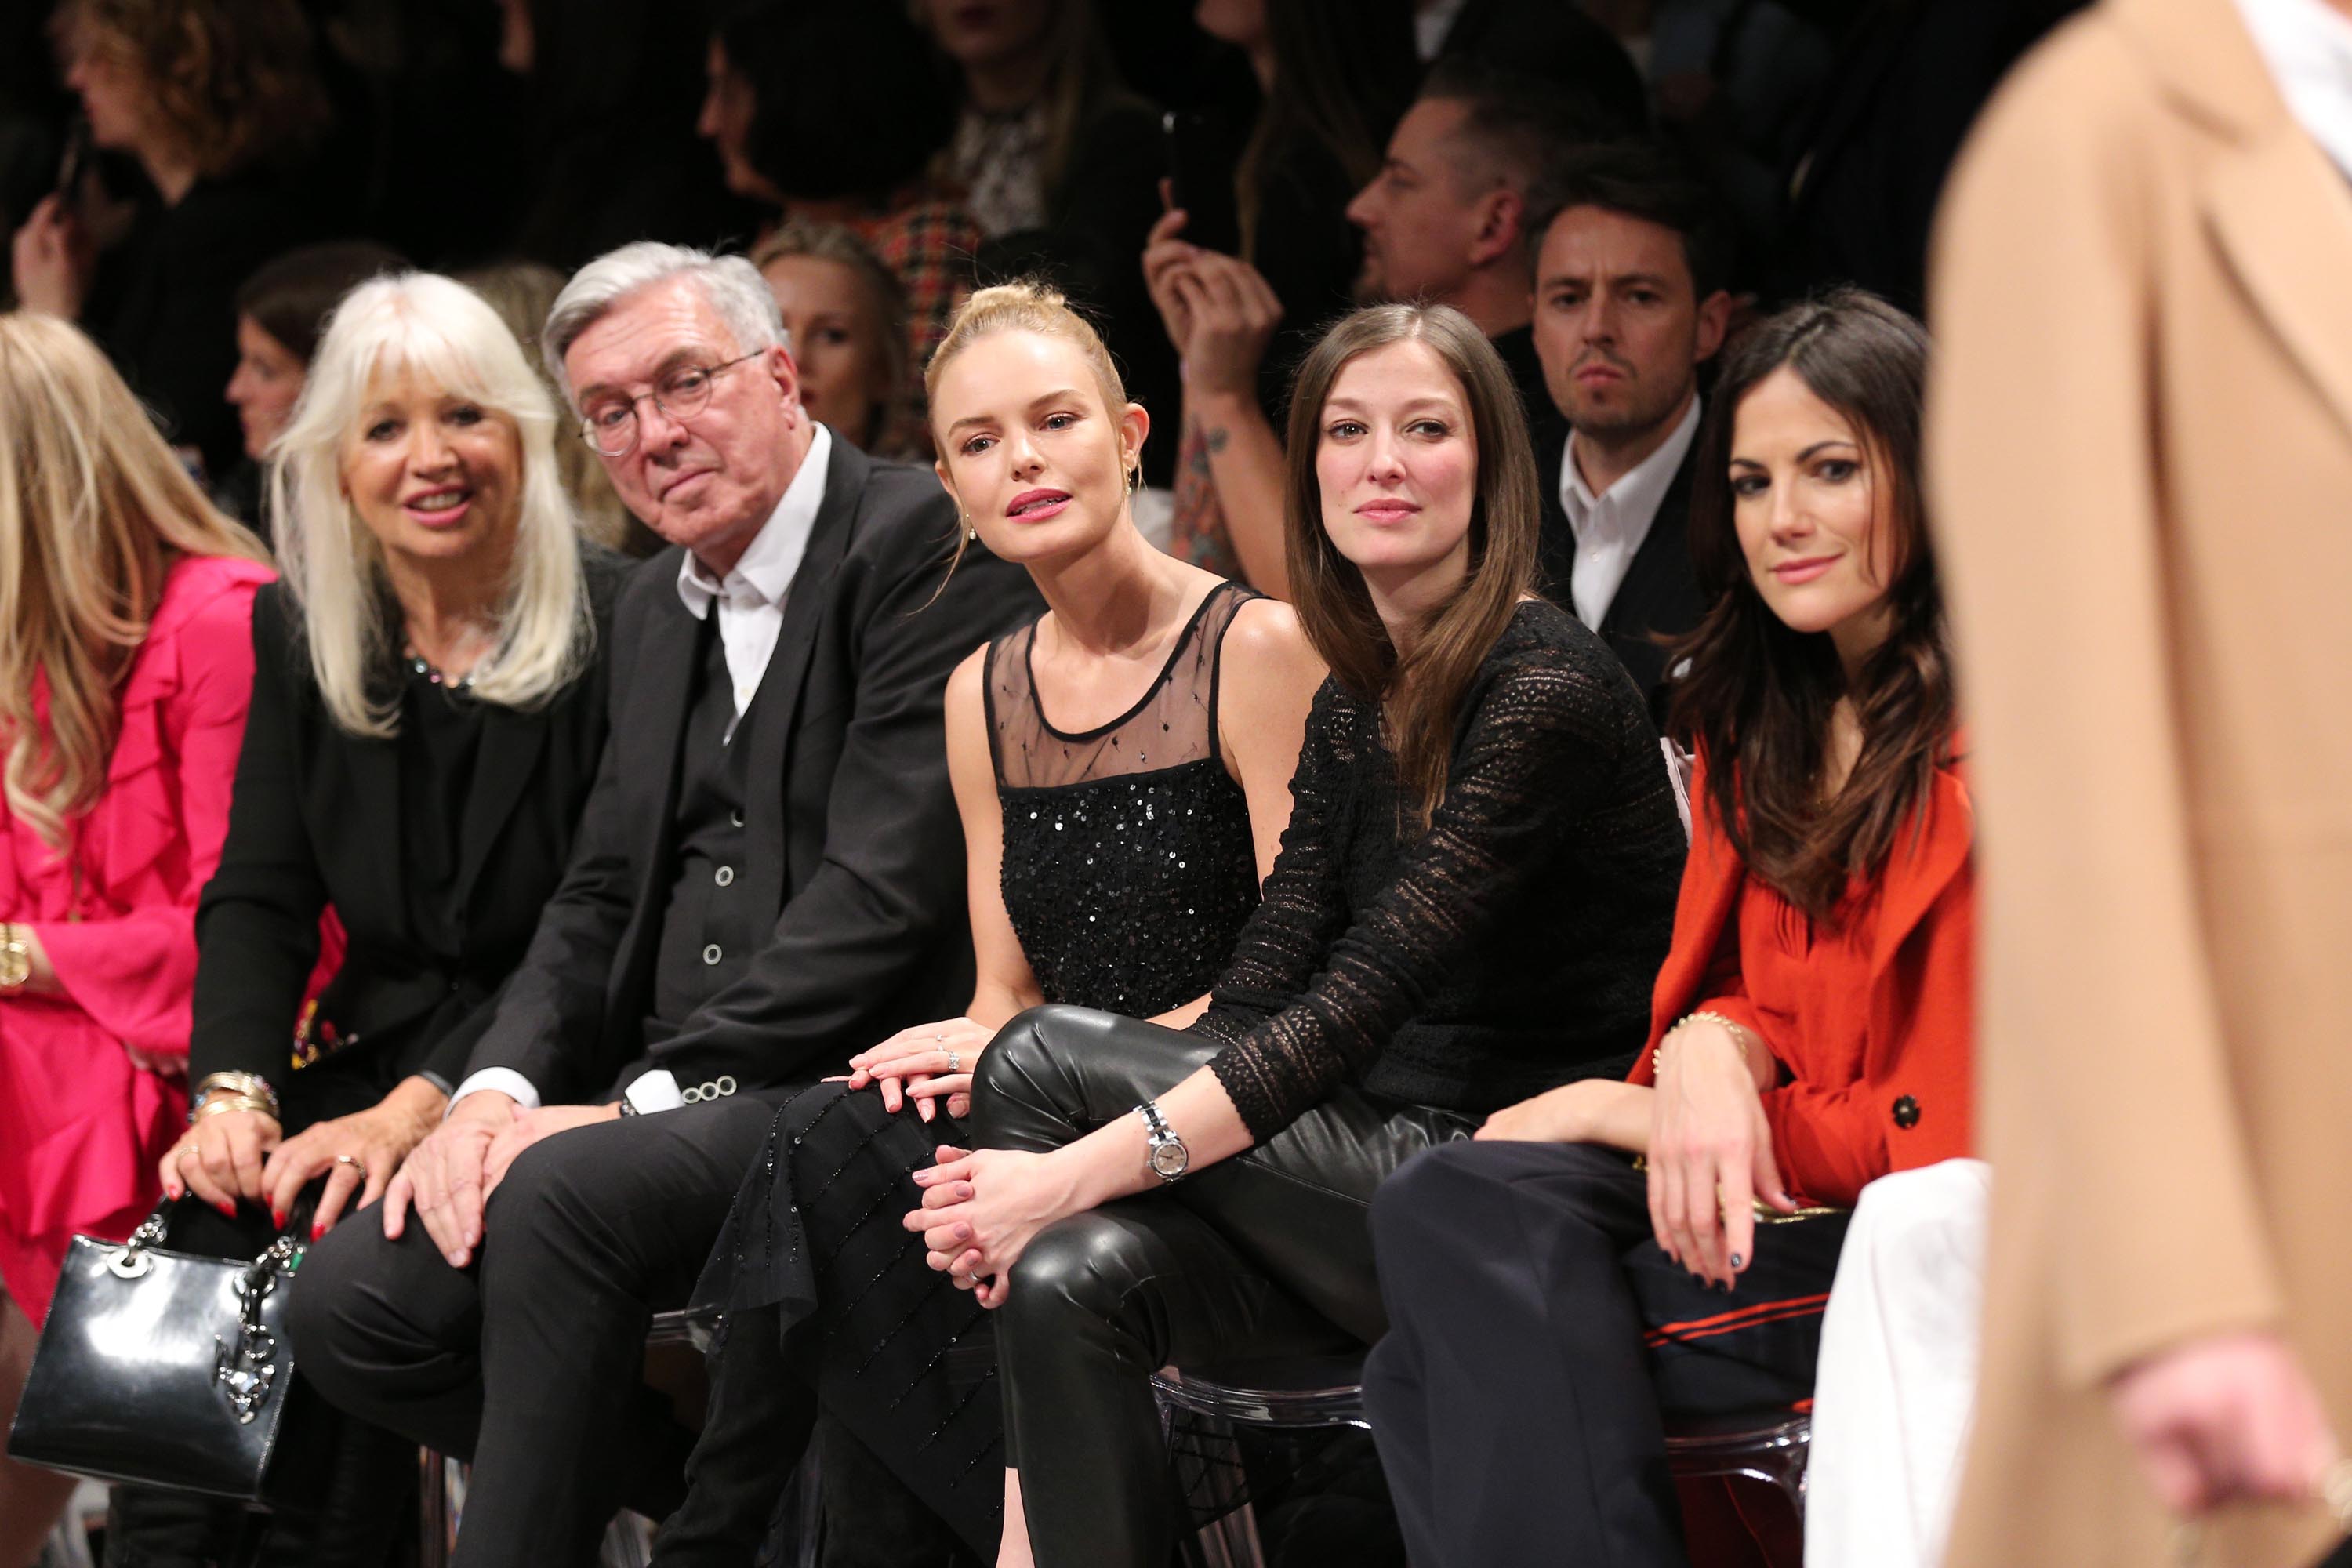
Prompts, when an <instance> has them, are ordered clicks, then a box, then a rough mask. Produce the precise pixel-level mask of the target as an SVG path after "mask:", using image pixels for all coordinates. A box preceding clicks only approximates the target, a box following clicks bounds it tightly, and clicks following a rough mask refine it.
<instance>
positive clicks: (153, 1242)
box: [106, 1194, 308, 1296]
mask: <svg viewBox="0 0 2352 1568" xmlns="http://www.w3.org/2000/svg"><path fill="white" fill-rule="evenodd" d="M187 1201H188V1195H187V1194H182V1195H181V1196H180V1197H177V1198H164V1199H163V1200H161V1201H160V1202H158V1203H157V1204H156V1205H155V1209H154V1212H153V1213H152V1214H150V1215H148V1216H147V1217H146V1218H145V1219H142V1220H141V1221H140V1222H139V1228H138V1229H136V1230H134V1231H132V1232H131V1237H130V1239H129V1240H127V1241H125V1242H124V1243H123V1244H122V1245H121V1247H118V1248H117V1249H116V1250H115V1251H114V1253H113V1254H112V1255H111V1256H110V1257H109V1258H107V1260H106V1267H107V1271H108V1272H109V1273H110V1274H112V1275H113V1276H114V1277H115V1278H116V1279H138V1278H139V1277H140V1276H141V1275H142V1274H144V1273H146V1272H147V1270H148V1268H149V1267H150V1264H149V1263H148V1260H147V1249H148V1248H150V1247H161V1246H163V1242H164V1239H165V1237H166V1235H167V1234H168V1233H169V1231H170V1229H171V1226H172V1212H173V1210H174V1209H175V1208H177V1207H178V1206H179V1205H181V1204H184V1203H185V1202H187ZM307 1204H308V1194H305V1195H304V1199H303V1201H302V1202H299V1203H297V1204H296V1205H295V1212H294V1213H293V1214H291V1215H288V1216H287V1227H286V1229H285V1230H283V1231H281V1232H280V1233H279V1234H278V1239H277V1240H276V1241H273V1242H271V1243H270V1244H269V1246H268V1247H266V1248H265V1249H263V1251H262V1253H261V1256H259V1257H258V1258H255V1259H254V1260H253V1265H252V1267H251V1268H247V1270H246V1272H245V1278H247V1279H258V1278H259V1277H260V1276H261V1274H262V1273H263V1272H264V1271H265V1268H264V1266H265V1265H266V1266H267V1270H266V1271H267V1272H268V1274H270V1275H272V1276H275V1275H277V1274H278V1273H280V1272H287V1273H290V1272H292V1263H293V1260H294V1259H297V1258H300V1257H301V1255H302V1247H301V1246H300V1244H299V1243H298V1242H296V1241H295V1240H294V1236H295V1232H296V1230H297V1229H298V1228H299V1225H300V1216H301V1215H302V1213H303V1210H304V1208H305V1207H306V1205H307ZM261 1293H262V1294H263V1295H265V1296H266V1295H268V1293H269V1291H268V1287H267V1286H264V1287H263V1288H262V1291H261Z"/></svg>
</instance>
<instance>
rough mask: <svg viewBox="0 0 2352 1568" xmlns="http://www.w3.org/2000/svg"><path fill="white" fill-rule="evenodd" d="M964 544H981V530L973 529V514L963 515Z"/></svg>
mask: <svg viewBox="0 0 2352 1568" xmlns="http://www.w3.org/2000/svg"><path fill="white" fill-rule="evenodd" d="M963 542H965V543H966V544H977V543H979V542H980V530H978V529H976V528H974V527H972V525H971V513H970V512H966V513H964V514H963Z"/></svg>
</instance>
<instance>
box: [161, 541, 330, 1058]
mask: <svg viewBox="0 0 2352 1568" xmlns="http://www.w3.org/2000/svg"><path fill="white" fill-rule="evenodd" d="M285 592H286V591H285V589H284V588H283V587H282V586H280V585H278V584H270V585H269V586H267V587H265V588H263V589H262V590H261V592H260V593H259V594H258V595H256V596H255V599H254V605H253V655H254V658H253V701H252V705H251V706H250V707H249V708H248V709H247V713H246V721H245V742H244V745H243V747H242V749H241V750H240V751H239V752H238V753H237V759H236V795H235V796H234V798H233V799H232V800H231V802H230V805H229V815H228V837H227V839H226V841H225V842H224V843H223V844H222V847H221V859H220V868H219V869H218V870H216V871H215V872H214V873H213V879H212V880H211V881H210V882H207V883H206V884H205V891H204V897H203V899H202V900H201V901H200V902H199V903H198V904H197V906H196V943H197V959H196V992H195V1027H194V1032H193V1033H192V1034H191V1035H190V1037H189V1040H188V1071H189V1075H190V1078H191V1080H192V1081H200V1080H202V1079H205V1077H207V1076H208V1075H210V1074H213V1073H216V1072H249V1073H255V1074H257V1075H259V1076H260V1077H261V1078H263V1079H268V1081H270V1082H271V1083H274V1084H277V1085H278V1086H280V1087H282V1086H283V1085H284V1083H285V1081H286V1073H287V1066H288V1057H289V1051H290V1049H291V1041H292V1040H293V1037H294V1022H295V1015H296V1013H297V1012H298V1011H299V1008H300V1007H301V1005H302V992H303V989H304V987H305V986H306V985H307V984H308V983H309V981H310V971H311V970H312V968H313V967H315V966H316V965H317V963H318V962H319V917H320V913H321V912H322V911H323V910H325V908H326V905H327V888H326V881H325V879H324V877H323V876H322V875H321V874H320V868H319V863H318V858H317V854H316V851H315V850H314V848H313V847H312V845H311V842H310V833H309V830H308V829H307V828H306V827H305V826H304V823H303V818H302V799H301V783H300V779H299V749H300V748H299V742H298V741H297V738H296V728H297V721H296V718H295V714H294V706H295V702H296V697H295V694H294V691H293V686H294V684H295V682H294V681H293V679H291V676H292V671H291V669H290V668H289V660H290V659H291V658H293V657H295V656H294V653H293V639H292V637H291V635H290V621H291V617H290V616H289V613H288V607H287V604H286V599H285Z"/></svg>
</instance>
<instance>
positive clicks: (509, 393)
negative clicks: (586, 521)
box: [269, 272, 595, 737]
mask: <svg viewBox="0 0 2352 1568" xmlns="http://www.w3.org/2000/svg"><path fill="white" fill-rule="evenodd" d="M400 370H408V371H412V372H415V373H416V374H419V375H420V376H422V377H423V378H424V379H425V381H426V382H427V383H428V384H431V385H435V386H437V387H440V388H441V389H443V390H444V391H446V392H450V393H454V394H458V395H463V396H466V397H469V398H473V399H475V400H477V401H478V402H479V403H480V405H481V406H482V407H484V408H485V409H488V411H489V412H491V413H492V414H494V415H496V416H499V417H500V418H502V419H505V420H507V421H508V422H509V423H510V424H512V425H513V426H514V428H515V433H516V437H517V440H518V444H519V446H520V448H521V454H522V494H521V498H520V500H521V515H520V519H519V521H518V524H517V530H516V534H515V543H514V558H513V562H512V563H511V566H510V568H509V570H510V571H511V574H512V576H511V578H510V580H509V582H508V584H506V591H505V593H504V595H502V596H501V598H500V600H499V610H498V619H499V627H498V629H499V640H498V644H497V646H496V647H495V649H494V650H493V651H492V653H491V654H490V656H489V658H488V660H487V661H486V662H485V663H484V664H483V666H482V667H481V668H480V670H479V672H478V675H477V678H476V679H475V681H474V686H473V691H474V695H475V696H476V697H478V698H479V699H481V700H483V701H486V702H495V703H498V704H499V705H500V706H501V707H507V708H532V707H536V706H538V705H539V704H541V703H543V702H545V701H546V700H548V699H550V698H551V697H552V696H554V694H555V693H556V692H557V691H559V690H561V689H562V688H563V687H564V686H565V685H566V684H567V683H569V682H570V681H571V680H572V679H573V677H575V676H576V675H578V674H579V672H580V671H581V669H582V668H584V667H585V666H586V664H587V661H588V658H589V654H590V651H591V650H592V648H593V646H594V642H595V622H594V621H593V619H592V618H591V616H590V614H589V605H588V591H587V585H586V584H585V582H584V580H583V577H582V575H581V571H580V555H579V545H578V542H577V534H578V527H577V523H576V521H575V519H574V517H573V514H572V503H571V500H570V499H569V498H568V497H567V496H566V495H565V493H564V489H563V484H562V479H561V478H560V477H559V475H558V473H557V469H556V459H555V439H556V413H555V406H554V403H553V401H552V400H551V398H550V397H549V396H548V395H547V388H546V386H545V385H544V384H542V383H541V381H540V379H539V376H538V375H537V374H536V373H534V372H533V371H532V370H531V368H530V360H529V359H527V358H525V357H524V355H523V352H522V345H521V344H520V343H518V342H515V338H514V334H513V333H511V332H509V331H508V330H507V326H506V323H505V322H503V321H499V318H498V313H497V312H496V311H494V310H491V309H490V307H489V306H488V305H487V304H485V303H484V302H483V301H482V299H481V296H479V295H478V294H476V293H475V292H474V291H473V290H472V289H468V288H467V287H466V286H465V285H463V284H461V283H457V282H453V281H452V280H451V279H446V278H443V277H440V276H438V275H437V274H435V273H430V272H404V273H400V274H397V275H395V276H394V277H390V278H379V279H374V280H373V281H372V282H367V283H362V284H361V285H360V286H359V287H358V288H356V289H352V291H351V293H349V294H348V295H346V296H344V299H343V302H342V303H341V305H339V306H337V307H336V309H335V313H334V316H333V318H332V319H331V321H329V323H328V326H327V331H326V334H325V336H323V337H322V338H320V341H319V352H318V353H317V355H316V356H315V357H314V358H313V359H312V360H311V362H310V375H309V376H308V378H307V379H306V380H305V381H304V382H303V384H302V395H301V397H300V399H299V401H297V402H296V404H295V405H294V414H293V417H292V418H290V419H289V421H288V422H287V425H286V428H285V429H284V430H283V431H281V432H280V433H279V435H278V439H277V440H276V441H274V442H272V443H271V444H270V447H269V495H270V503H271V504H270V513H271V515H272V516H274V517H275V518H276V519H277V533H278V568H279V572H280V574H281V576H282V578H283V580H284V582H285V584H286V586H287V589H288V591H289V592H290V593H291V594H292V595H294V601H295V603H296V604H297V605H299V606H300V608H301V612H302V619H303V623H304V625H303V630H304V634H305V635H304V641H305V642H306V644H307V645H308V647H309V650H310V670H311V674H312V675H313V677H315V678H316V679H317V680H318V683H319V692H320V697H321V698H323V699H324V700H325V702H326V705H327V711H328V713H329V714H330V715H331V717H332V718H333V720H334V721H335V723H336V724H337V725H338V726H339V727H341V729H342V730H344V731H346V732H348V733H351V734H354V735H373V736H378V737H389V736H391V735H393V734H394V733H395V732H396V731H397V730H398V713H399V708H398V703H397V700H396V698H387V697H386V696H385V695H384V693H383V690H382V689H381V688H380V686H378V685H376V684H374V683H372V682H371V680H370V679H369V677H370V674H371V672H372V671H373V670H376V669H378V668H381V667H382V666H383V663H384V662H385V661H386V660H387V659H389V658H391V657H392V656H393V655H394V654H395V653H396V652H397V651H398V649H399V646H400V645H399V643H398V641H397V639H396V638H395V637H394V635H393V633H394V627H393V626H391V625H390V624H389V623H388V622H387V619H386V616H385V608H384V600H385V598H386V596H387V595H385V594H384V593H383V585H384V567H383V549H382V547H381V546H380V545H378V544H377V543H376V542H375V536H374V535H373V534H372V533H371V532H369V531H368V529H367V525H366V524H365V523H363V522H362V521H361V520H360V517H359V514H358V512H357V510H355V509H354V508H353V507H352V501H351V498H350V497H349V496H348V495H346V494H344V493H343V486H342V448H343V445H344V442H345V441H346V440H347V439H348V438H349V437H350V436H351V434H352V431H354V430H355V429H357V428H358V426H359V422H360V419H361V416H362V413H363V411H364V410H365V408H366V406H367V400H368V397H369V395H370V389H371V388H372V387H373V385H375V384H376V382H377V381H378V379H379V378H380V377H382V376H384V375H387V374H393V373H394V372H397V371H400Z"/></svg>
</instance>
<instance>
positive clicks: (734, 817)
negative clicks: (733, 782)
mask: <svg viewBox="0 0 2352 1568" xmlns="http://www.w3.org/2000/svg"><path fill="white" fill-rule="evenodd" d="M727 824H728V826H730V827H740V826H743V812H742V809H741V808H740V807H738V808H737V809H735V810H733V811H730V812H729V813H728V814H727Z"/></svg>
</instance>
